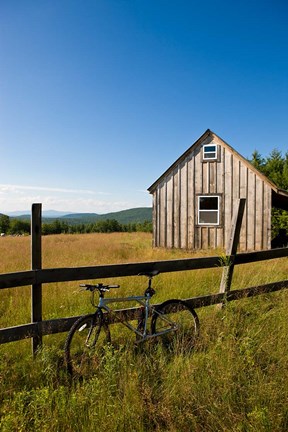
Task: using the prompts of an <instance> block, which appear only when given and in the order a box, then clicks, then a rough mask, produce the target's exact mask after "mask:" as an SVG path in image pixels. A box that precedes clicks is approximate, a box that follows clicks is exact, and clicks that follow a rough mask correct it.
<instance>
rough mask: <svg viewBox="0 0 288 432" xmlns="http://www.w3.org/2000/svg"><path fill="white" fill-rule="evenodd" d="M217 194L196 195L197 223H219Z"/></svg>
mask: <svg viewBox="0 0 288 432" xmlns="http://www.w3.org/2000/svg"><path fill="white" fill-rule="evenodd" d="M219 212H220V206H219V196H203V195H202V196H199V197H198V224H199V225H219V220H220V217H219Z"/></svg>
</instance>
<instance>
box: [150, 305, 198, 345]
mask: <svg viewBox="0 0 288 432" xmlns="http://www.w3.org/2000/svg"><path fill="white" fill-rule="evenodd" d="M199 330H200V323H199V318H198V315H197V314H196V312H195V310H194V309H192V308H190V307H189V306H188V304H187V303H186V302H185V301H183V300H174V299H173V300H167V301H165V302H164V303H162V304H161V305H159V306H158V307H157V308H156V309H155V311H154V313H153V316H152V321H151V332H152V334H158V333H159V336H161V340H162V343H163V346H164V347H165V348H167V349H168V350H169V351H173V352H174V353H187V352H190V351H191V350H192V349H193V347H194V344H195V340H196V338H197V337H198V336H199Z"/></svg>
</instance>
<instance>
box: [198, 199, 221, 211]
mask: <svg viewBox="0 0 288 432" xmlns="http://www.w3.org/2000/svg"><path fill="white" fill-rule="evenodd" d="M199 210H218V197H200V198H199Z"/></svg>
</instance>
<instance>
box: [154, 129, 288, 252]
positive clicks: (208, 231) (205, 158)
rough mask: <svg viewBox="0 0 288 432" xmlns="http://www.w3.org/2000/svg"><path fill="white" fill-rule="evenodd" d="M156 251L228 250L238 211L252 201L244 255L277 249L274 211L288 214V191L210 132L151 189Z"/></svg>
mask: <svg viewBox="0 0 288 432" xmlns="http://www.w3.org/2000/svg"><path fill="white" fill-rule="evenodd" d="M148 191H149V192H150V193H151V194H152V195H153V244H154V246H156V247H166V248H184V249H207V248H217V247H220V248H223V247H224V248H226V246H227V242H228V237H229V233H230V227H231V219H232V215H233V209H234V208H235V205H236V203H237V202H238V199H239V198H246V206H245V212H244V217H243V222H242V227H241V234H240V250H241V251H253V250H262V249H270V247H271V209H272V207H273V206H275V207H279V208H284V209H288V192H286V191H283V190H281V189H279V188H277V186H276V185H275V184H274V183H272V182H271V181H270V180H269V179H268V178H267V177H265V176H264V175H263V174H262V173H260V172H259V171H258V170H257V169H256V168H254V167H253V165H252V164H251V163H250V162H249V161H247V160H246V159H245V158H244V157H243V156H241V155H240V154H239V153H238V152H237V151H236V150H234V149H233V148H232V147H231V146H230V145H229V144H227V143H226V142H225V141H223V140H222V139H221V138H220V137H219V136H217V135H216V134H215V133H214V132H212V131H210V130H209V129H208V130H207V131H206V132H205V133H204V134H203V135H202V136H201V137H200V138H199V139H198V140H197V141H196V142H195V143H194V144H193V145H192V146H191V147H190V148H189V149H188V150H187V151H186V152H185V153H184V154H183V155H182V156H180V157H179V158H178V159H177V160H176V161H175V162H174V163H173V164H172V165H171V166H170V168H168V169H167V170H166V171H165V172H164V173H163V174H162V175H161V176H160V177H159V178H158V180H156V181H155V182H154V183H153V184H152V185H151V186H150V187H149V189H148Z"/></svg>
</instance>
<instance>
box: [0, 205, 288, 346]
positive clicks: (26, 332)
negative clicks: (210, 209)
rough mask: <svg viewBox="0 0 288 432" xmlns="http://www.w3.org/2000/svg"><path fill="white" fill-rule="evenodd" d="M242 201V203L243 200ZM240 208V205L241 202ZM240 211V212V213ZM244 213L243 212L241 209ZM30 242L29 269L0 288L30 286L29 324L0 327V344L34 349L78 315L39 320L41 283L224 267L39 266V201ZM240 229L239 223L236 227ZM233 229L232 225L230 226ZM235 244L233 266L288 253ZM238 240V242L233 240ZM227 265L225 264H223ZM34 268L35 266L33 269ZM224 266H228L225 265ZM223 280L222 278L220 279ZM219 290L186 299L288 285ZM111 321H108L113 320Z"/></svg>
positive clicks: (207, 300)
mask: <svg viewBox="0 0 288 432" xmlns="http://www.w3.org/2000/svg"><path fill="white" fill-rule="evenodd" d="M244 204H245V203H244ZM240 207H242V210H243V206H241V205H240ZM240 213H241V212H240ZM242 213H243V211H242ZM241 218H242V216H241V217H238V218H237V217H235V221H236V222H235V223H236V224H238V225H239V224H241ZM31 226H32V227H33V230H32V241H31V249H32V251H31V263H32V270H28V271H21V272H16V273H6V274H2V275H0V289H5V288H14V287H22V286H27V285H31V286H32V290H31V297H32V310H31V321H32V322H31V323H29V324H24V325H19V326H15V327H8V328H3V329H0V344H2V343H7V342H12V341H18V340H21V339H26V338H32V351H33V353H35V352H36V350H37V348H38V347H39V345H41V343H42V336H43V335H48V334H55V333H60V332H65V331H67V330H69V328H70V327H71V325H72V324H73V323H74V322H75V320H76V319H77V318H78V317H67V318H58V319H53V320H46V321H45V320H42V284H43V283H53V282H68V281H79V280H89V279H98V278H101V279H105V278H111V277H121V276H135V275H138V274H139V273H143V272H148V271H149V272H150V271H152V270H158V271H159V272H160V273H167V272H177V271H187V270H199V269H208V268H217V267H218V268H219V267H223V261H224V262H227V260H225V259H224V260H223V258H225V257H222V258H221V257H219V256H213V257H205V258H186V259H177V260H167V261H151V262H141V263H127V264H112V265H101V266H92V267H73V268H66V267H65V268H53V269H42V263H41V204H33V206H32V224H31ZM238 228H239V226H238ZM233 230H234V231H235V232H237V229H236V230H235V227H233ZM231 241H232V242H233V244H234V247H233V249H231V251H233V254H232V255H229V256H227V257H226V258H228V259H229V261H230V262H232V263H233V266H235V265H240V264H247V263H251V262H257V261H263V260H270V259H276V258H282V257H287V256H288V247H287V248H281V249H274V250H267V251H260V252H249V253H240V254H236V250H237V247H236V246H235V238H231ZM236 243H237V242H236ZM225 265H227V264H225ZM36 267H37V268H36ZM226 269H227V267H226ZM222 279H223V278H222ZM230 282H231V280H230ZM221 285H222V286H221V292H220V293H218V294H210V295H206V296H201V297H194V298H190V299H186V301H187V302H188V303H189V304H190V305H191V307H193V308H200V307H205V306H211V305H215V304H220V303H223V302H226V301H227V302H230V301H233V300H240V299H242V298H246V297H252V296H256V295H260V294H264V293H270V292H275V291H279V290H282V289H286V288H288V279H286V280H284V281H280V282H274V283H269V284H266V285H261V286H255V287H249V288H243V289H240V290H233V291H230V286H225V284H224V285H223V284H222V282H221ZM138 311H139V308H131V309H123V310H119V311H117V313H118V314H122V315H123V316H124V317H125V318H128V319H133V318H135V317H137V313H138ZM112 322H113V321H111V323H112Z"/></svg>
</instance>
